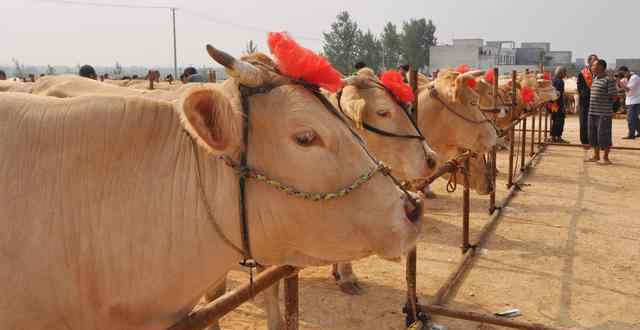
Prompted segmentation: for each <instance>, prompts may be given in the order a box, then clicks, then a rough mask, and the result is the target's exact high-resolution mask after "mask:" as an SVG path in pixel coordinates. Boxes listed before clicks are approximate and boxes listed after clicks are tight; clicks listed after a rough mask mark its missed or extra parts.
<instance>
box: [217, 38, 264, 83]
mask: <svg viewBox="0 0 640 330" xmlns="http://www.w3.org/2000/svg"><path fill="white" fill-rule="evenodd" d="M207 53H209V56H211V58H212V59H213V60H214V61H216V62H218V63H219V64H221V65H222V66H224V67H225V68H227V73H228V74H229V75H230V76H232V77H234V78H236V79H238V80H239V81H240V82H241V83H243V84H245V85H249V86H259V85H262V84H263V79H262V75H261V72H260V70H259V69H258V68H256V67H255V66H253V65H251V64H250V63H247V62H244V61H238V60H236V59H235V58H234V57H233V56H231V55H229V54H227V53H225V52H223V51H221V50H219V49H216V48H215V47H213V46H211V45H207Z"/></svg>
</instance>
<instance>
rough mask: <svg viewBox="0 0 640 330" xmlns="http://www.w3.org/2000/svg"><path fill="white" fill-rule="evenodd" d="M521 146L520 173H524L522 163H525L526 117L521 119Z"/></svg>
mask: <svg viewBox="0 0 640 330" xmlns="http://www.w3.org/2000/svg"><path fill="white" fill-rule="evenodd" d="M521 137H522V141H521V143H522V146H521V149H522V150H520V151H521V155H520V158H521V159H520V171H524V170H525V167H524V161H525V154H526V153H527V117H524V118H523V119H522V136H521Z"/></svg>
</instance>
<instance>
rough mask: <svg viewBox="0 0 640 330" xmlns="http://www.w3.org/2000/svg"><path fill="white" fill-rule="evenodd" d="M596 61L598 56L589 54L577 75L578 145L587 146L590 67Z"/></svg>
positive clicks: (591, 74) (590, 81)
mask: <svg viewBox="0 0 640 330" xmlns="http://www.w3.org/2000/svg"><path fill="white" fill-rule="evenodd" d="M597 60H598V55H595V54H591V55H589V58H587V63H586V67H585V68H584V69H583V70H582V72H580V74H579V75H578V94H579V95H580V109H578V115H579V117H580V143H582V144H583V145H588V144H589V123H588V121H589V102H590V100H591V84H593V73H592V72H591V66H592V65H593V63H594V62H595V61H597Z"/></svg>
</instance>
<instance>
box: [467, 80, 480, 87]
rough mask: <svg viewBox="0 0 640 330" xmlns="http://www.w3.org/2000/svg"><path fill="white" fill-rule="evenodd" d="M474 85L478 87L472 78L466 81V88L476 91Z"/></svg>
mask: <svg viewBox="0 0 640 330" xmlns="http://www.w3.org/2000/svg"><path fill="white" fill-rule="evenodd" d="M476 85H478V82H477V81H476V80H475V79H473V78H469V79H467V86H469V88H471V89H476Z"/></svg>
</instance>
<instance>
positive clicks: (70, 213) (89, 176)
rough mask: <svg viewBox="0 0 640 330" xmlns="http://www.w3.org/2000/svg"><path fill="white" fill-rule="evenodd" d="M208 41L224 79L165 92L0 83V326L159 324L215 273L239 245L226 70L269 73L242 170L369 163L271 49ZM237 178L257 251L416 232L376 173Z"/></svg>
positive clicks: (279, 254) (328, 259)
mask: <svg viewBox="0 0 640 330" xmlns="http://www.w3.org/2000/svg"><path fill="white" fill-rule="evenodd" d="M211 52H212V53H213V54H216V55H217V56H216V57H215V58H216V59H217V60H218V61H220V62H221V64H223V65H225V66H227V67H228V69H229V74H230V75H231V77H232V78H231V79H229V80H228V81H227V82H225V83H224V84H222V85H220V86H218V87H217V88H206V87H195V88H193V89H190V90H189V91H188V92H186V93H185V94H184V95H182V96H181V98H180V100H179V101H178V102H177V103H175V104H174V103H169V102H164V101H158V100H152V99H148V98H141V97H136V96H133V97H121V96H86V97H78V98H67V99H57V98H50V97H42V96H36V95H29V94H16V93H5V94H2V95H0V125H2V127H0V154H3V155H11V157H0V186H2V187H3V188H2V190H0V222H1V225H2V228H3V230H2V231H0V251H2V253H0V265H1V266H0V279H1V280H0V291H1V292H2V296H3V299H2V300H0V328H1V329H44V328H47V329H53V330H56V329H130V330H146V329H164V328H167V327H169V326H171V325H172V324H174V323H175V322H176V321H177V320H178V319H180V318H181V317H183V316H185V315H187V314H188V313H189V312H190V311H191V310H192V308H193V307H194V305H195V303H196V300H197V299H199V297H200V296H201V295H202V294H203V293H204V292H205V291H206V290H207V288H208V287H211V286H212V285H215V283H216V282H220V281H222V280H223V279H224V276H225V274H226V273H227V271H228V270H229V269H231V268H232V267H233V265H234V264H235V263H236V262H237V261H238V260H239V259H240V258H241V256H240V254H239V253H238V252H237V250H236V249H237V247H238V246H241V240H240V229H239V227H240V225H239V221H240V220H239V209H240V208H239V205H238V200H239V186H238V177H237V175H236V171H235V170H234V169H232V168H230V167H229V166H227V165H226V164H225V163H224V162H223V161H221V160H220V159H219V157H223V156H226V157H232V158H233V159H235V160H236V161H237V159H238V157H239V154H240V152H241V150H242V144H241V140H242V137H241V136H242V133H241V131H242V129H241V127H242V115H241V113H240V103H241V102H240V96H239V91H238V84H240V83H242V84H244V85H248V86H262V85H265V84H270V85H274V86H276V87H275V88H274V89H273V90H271V91H270V92H266V93H264V94H258V95H255V96H252V97H251V98H250V100H249V103H250V105H251V115H250V133H251V134H250V141H249V144H248V149H247V152H248V159H249V164H250V166H252V167H253V168H255V169H256V170H259V171H261V172H264V173H267V174H268V175H269V176H270V177H272V178H274V179H277V180H279V181H282V182H284V183H287V184H290V185H294V186H295V187H297V188H299V189H302V190H304V191H309V192H320V191H336V190H338V189H340V188H342V187H345V186H347V185H350V184H352V183H353V182H354V180H356V178H358V177H360V176H362V175H363V173H368V172H370V171H372V170H374V169H375V168H376V164H375V163H374V162H373V160H372V159H371V158H370V157H369V156H368V155H367V154H366V153H365V150H364V149H363V147H362V145H361V144H359V143H358V142H357V140H356V139H354V138H353V136H352V135H351V132H350V131H349V129H348V128H347V127H346V126H345V125H344V124H342V123H341V122H340V121H339V120H338V119H337V118H336V117H335V116H334V115H332V114H331V113H329V112H328V111H327V110H326V109H325V108H324V106H323V105H322V104H321V103H320V102H319V101H318V100H317V98H316V97H315V96H314V95H312V94H311V93H310V92H309V91H307V90H306V89H305V88H303V87H301V86H299V85H292V84H291V82H292V81H291V80H290V79H289V78H287V77H284V76H281V75H279V74H278V73H276V72H275V65H274V64H273V63H271V62H268V61H265V60H264V58H261V59H260V60H258V59H257V58H255V57H253V58H247V59H246V60H244V61H238V60H234V59H233V58H231V57H230V56H228V55H226V54H223V53H221V52H219V51H216V50H215V49H213V48H211ZM197 173H201V176H198V175H197ZM199 187H200V188H199ZM246 189H247V190H246V191H247V201H248V205H247V209H246V210H247V216H248V223H249V230H250V232H249V236H250V238H251V240H250V244H251V247H252V250H253V252H254V257H255V258H256V260H257V261H258V262H260V263H262V264H291V265H294V266H312V265H326V264H331V263H335V262H340V261H347V260H353V259H358V258H361V257H365V256H368V255H371V254H379V255H380V256H382V257H384V258H398V257H399V256H401V255H402V254H403V253H404V252H405V251H407V250H408V249H409V248H410V247H411V246H413V245H414V244H415V239H416V237H417V235H418V233H419V224H420V216H418V215H417V214H416V212H413V211H414V210H413V209H412V208H411V207H407V206H408V202H407V199H406V196H405V195H404V194H403V193H402V192H401V191H400V190H399V189H398V187H396V186H395V185H394V184H393V182H392V181H391V180H390V179H389V178H387V177H385V176H384V175H381V174H374V175H373V177H372V178H371V179H370V180H369V181H368V182H366V183H365V184H363V185H361V186H360V187H359V188H358V189H356V190H354V191H353V192H352V193H351V194H348V195H346V196H344V197H343V198H339V199H335V200H331V201H323V202H310V201H306V200H303V199H298V198H294V197H292V196H289V195H287V194H285V193H281V192H278V191H276V190H274V188H273V187H271V186H269V185H266V184H264V183H261V182H257V181H254V180H248V181H247V187H246ZM207 204H208V205H209V206H207ZM207 210H210V212H208V211H207ZM408 211H410V212H411V216H409V215H407V212H408ZM216 228H217V229H216ZM234 246H235V248H234Z"/></svg>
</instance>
